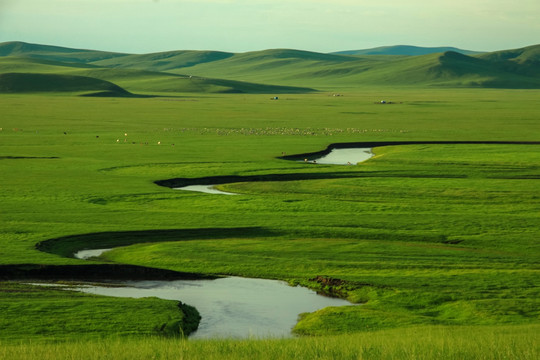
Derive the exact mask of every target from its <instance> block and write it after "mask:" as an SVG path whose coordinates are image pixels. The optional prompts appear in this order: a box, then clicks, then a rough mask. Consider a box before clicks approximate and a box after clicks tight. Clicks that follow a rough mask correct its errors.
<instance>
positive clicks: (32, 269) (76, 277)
mask: <svg viewBox="0 0 540 360" xmlns="http://www.w3.org/2000/svg"><path fill="white" fill-rule="evenodd" d="M216 278H217V277H215V276H211V275H203V274H196V273H187V272H178V271H172V270H163V269H155V268H148V267H144V266H135V265H122V264H89V265H36V264H17V265H0V280H47V281H58V280H66V281H106V280H199V279H216Z"/></svg>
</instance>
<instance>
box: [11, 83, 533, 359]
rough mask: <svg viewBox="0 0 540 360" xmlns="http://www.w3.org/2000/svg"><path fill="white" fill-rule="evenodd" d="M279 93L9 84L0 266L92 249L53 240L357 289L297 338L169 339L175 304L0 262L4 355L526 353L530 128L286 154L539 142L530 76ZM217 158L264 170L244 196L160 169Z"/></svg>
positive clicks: (341, 290) (209, 171)
mask: <svg viewBox="0 0 540 360" xmlns="http://www.w3.org/2000/svg"><path fill="white" fill-rule="evenodd" d="M116 83H118V84H120V82H116ZM124 88H126V89H127V90H129V91H132V89H130V87H129V86H124ZM273 95H274V94H272V95H268V94H209V93H200V94H195V93H176V94H169V96H167V97H165V96H164V97H150V98H101V97H78V96H65V94H60V93H50V94H48V95H43V94H42V95H35V94H25V95H21V94H3V95H1V97H0V114H1V117H0V128H1V131H0V174H1V175H0V178H1V180H2V186H0V197H1V199H2V201H1V205H0V217H1V222H2V229H1V231H0V265H1V266H4V267H6V266H21V265H22V264H40V265H76V264H81V265H84V264H88V263H89V262H88V261H82V260H78V259H74V258H72V257H69V256H68V257H66V255H68V254H69V253H70V252H71V251H72V250H73V249H74V248H77V247H79V248H85V247H88V248H100V247H108V246H114V245H115V244H116V245H130V244H133V245H130V246H126V247H122V248H118V249H116V250H113V251H111V252H109V253H107V254H105V255H103V257H102V258H101V259H96V260H92V261H90V263H93V264H100V263H105V262H115V263H121V264H133V265H142V266H147V267H156V268H162V269H170V270H178V271H187V272H195V273H201V274H215V275H239V276H249V277H262V278H273V279H282V280H286V281H288V282H290V283H291V284H301V285H304V286H309V287H311V288H314V289H319V290H322V291H325V292H327V293H331V294H333V295H336V296H340V297H344V298H347V299H349V300H350V301H352V302H355V303H362V304H363V305H362V306H351V307H343V308H327V309H323V310H320V311H318V312H315V313H312V314H302V316H301V317H300V319H299V322H298V324H297V326H296V327H295V329H294V331H295V333H297V334H299V335H310V336H300V337H299V338H293V339H284V340H257V339H253V340H242V341H229V340H215V341H213V340H212V341H189V340H188V341H185V340H181V339H176V338H167V337H166V336H163V335H168V334H169V335H170V333H172V332H175V331H176V333H178V331H177V329H178V326H177V325H178V324H179V321H181V318H182V316H183V314H182V312H181V311H179V310H178V308H177V307H176V304H174V303H173V302H169V301H165V300H159V299H139V300H126V299H109V298H103V297H97V296H90V295H82V294H76V293H70V292H66V291H60V290H59V289H56V288H40V287H35V286H32V285H27V284H20V283H14V282H11V281H9V279H6V278H3V279H2V280H3V282H0V294H1V295H0V311H1V312H2V314H8V315H6V316H4V315H3V316H2V317H0V358H13V354H19V355H18V358H21V359H24V358H35V357H37V356H38V355H37V354H40V355H39V357H41V358H44V359H47V358H52V357H55V358H58V356H59V354H61V355H60V356H64V357H66V358H70V357H71V358H107V357H110V358H115V359H116V358H151V356H154V358H190V359H191V358H193V359H196V358H203V357H204V358H217V357H219V358H273V359H275V358H292V357H298V358H344V359H347V358H350V359H364V358H365V359H370V358H371V359H379V358H380V359H398V358H399V359H413V358H414V359H424V358H425V359H431V358H442V359H466V358H471V359H473V358H474V359H482V358H486V359H488V358H489V359H513V358H516V359H518V358H519V359H534V358H537V357H538V341H537V340H538V334H539V332H538V320H539V315H540V314H539V311H538V309H539V308H540V306H539V305H540V304H539V301H538V298H539V295H540V294H539V289H538V276H539V270H540V269H539V266H538V264H539V254H540V250H539V248H538V234H539V233H540V231H539V230H540V222H539V221H538V219H539V214H540V206H539V199H540V187H539V186H538V181H539V177H540V151H539V149H540V145H530V144H512V145H501V144H476V145H471V144H468V145H465V144H445V145H434V144H431V145H430V144H424V145H406V146H388V147H377V148H375V149H374V153H375V156H374V157H373V158H372V159H370V160H368V161H366V162H364V163H362V164H359V165H353V166H339V165H321V164H319V165H314V164H305V163H303V162H294V161H287V160H283V159H279V157H280V156H282V155H283V154H287V155H290V154H300V153H307V152H313V151H320V150H323V149H325V148H326V147H327V146H328V145H329V144H332V143H340V142H362V141H381V142H384V141H515V142H521V141H525V142H526V141H529V142H534V141H539V140H540V136H539V135H540V123H539V119H540V107H538V101H539V99H540V93H539V92H538V90H505V89H458V90H456V89H442V88H438V89H437V88H388V87H375V88H369V89H368V88H357V89H355V90H354V91H350V92H344V93H343V95H344V96H339V97H335V96H332V93H331V92H330V93H327V92H315V93H310V94H276V95H279V100H278V101H272V100H270V97H271V96H273ZM383 99H384V100H387V101H391V102H393V104H386V105H381V104H380V103H379V102H380V100H383ZM284 174H285V175H287V174H289V175H291V176H294V179H293V178H291V179H290V180H286V181H271V177H272V176H276V175H284ZM227 175H235V176H253V175H260V176H261V177H262V178H263V179H265V180H267V181H251V182H236V183H232V184H223V185H219V186H218V188H219V189H222V190H225V191H229V192H234V193H237V194H239V195H236V196H220V195H210V194H203V193H195V192H184V191H178V190H172V189H170V188H167V187H162V186H158V185H156V184H155V183H154V181H157V180H165V179H173V178H203V177H212V176H227ZM265 176H266V177H265ZM216 229H217V230H216ZM162 230H167V231H168V232H167V233H166V234H167V236H163V234H164V233H163V232H160V231H162ZM153 231H155V232H153ZM115 234H117V237H115ZM65 237H70V241H72V242H71V243H69V244H68V243H67V242H65V241H64V242H62V240H59V241H57V242H56V243H55V242H54V241H53V243H54V244H55V246H53V247H51V248H50V249H49V250H48V251H49V252H44V251H40V250H38V249H36V244H38V243H40V242H44V241H47V240H51V239H53V240H54V239H63V238H65ZM66 293H67V294H69V295H66ZM190 305H192V306H195V307H196V306H197V304H190ZM89 314H100V316H98V317H95V316H94V315H92V316H89ZM102 319H107V320H105V321H103V323H104V326H101V325H100V324H101V323H102V321H101V320H102ZM164 324H172V325H170V327H171V328H173V330H172V331H170V332H167V331H160V329H165V328H167V329H169V327H167V326H165V327H163V325H164ZM174 329H176V330H174ZM52 340H54V341H52ZM58 340H60V342H58ZM89 349H91V350H90V351H89Z"/></svg>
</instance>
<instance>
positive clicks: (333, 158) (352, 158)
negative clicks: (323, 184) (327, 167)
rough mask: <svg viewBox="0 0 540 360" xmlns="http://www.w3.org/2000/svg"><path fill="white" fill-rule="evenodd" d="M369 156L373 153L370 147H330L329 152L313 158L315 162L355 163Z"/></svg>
mask: <svg viewBox="0 0 540 360" xmlns="http://www.w3.org/2000/svg"><path fill="white" fill-rule="evenodd" d="M371 157H373V153H372V152H371V149H370V148H350V149H332V151H330V153H329V154H327V155H325V156H322V157H320V158H318V159H314V161H316V162H317V164H332V165H356V164H357V163H359V162H362V161H366V160H368V159H369V158H371ZM311 162H313V160H312V161H311Z"/></svg>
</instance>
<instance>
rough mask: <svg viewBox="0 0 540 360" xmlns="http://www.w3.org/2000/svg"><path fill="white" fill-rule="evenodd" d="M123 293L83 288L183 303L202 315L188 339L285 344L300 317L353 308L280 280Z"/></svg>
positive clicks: (166, 284)
mask: <svg viewBox="0 0 540 360" xmlns="http://www.w3.org/2000/svg"><path fill="white" fill-rule="evenodd" d="M121 284H122V285H125V287H107V286H83V287H80V288H77V290H78V291H82V292H85V293H91V294H98V295H106V296H115V297H133V298H141V297H151V296H155V297H158V298H161V299H168V300H179V301H182V302H183V303H186V304H189V305H192V306H195V307H196V308H197V310H198V311H199V313H200V314H201V317H202V320H201V323H200V325H199V329H198V330H197V331H196V332H195V333H193V334H192V335H191V336H190V338H195V339H197V338H205V339H208V338H285V337H291V336H292V333H291V329H292V328H293V326H294V325H295V324H296V322H297V320H298V315H299V314H301V313H304V312H313V311H316V310H318V309H322V308H325V307H328V306H347V305H349V306H351V305H352V304H351V303H350V302H348V301H346V300H343V299H337V298H330V297H326V296H322V295H318V294H317V293H316V292H314V291H312V290H309V289H307V288H304V287H300V286H296V287H293V286H289V285H288V284H287V283H285V282H282V281H276V280H266V279H249V278H241V277H227V278H219V279H216V280H176V281H127V282H123V283H121Z"/></svg>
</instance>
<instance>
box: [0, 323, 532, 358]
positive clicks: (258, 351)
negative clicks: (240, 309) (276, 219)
mask: <svg viewBox="0 0 540 360" xmlns="http://www.w3.org/2000/svg"><path fill="white" fill-rule="evenodd" d="M538 330H539V329H538V326H500V327H468V326H462V327H412V328H404V329H399V330H391V331H389V330H386V331H376V332H370V333H364V334H352V335H341V336H327V337H315V338H313V337H304V338H299V339H289V340H242V341H235V340H211V341H200V340H195V341H189V340H188V341H185V340H176V339H175V340H163V339H157V338H122V339H104V340H99V341H88V340H79V341H74V342H69V343H46V344H36V343H31V342H21V343H3V342H1V341H0V358H2V359H15V358H16V359H21V360H26V359H37V358H39V359H43V360H48V359H59V358H62V359H235V360H236V359H351V360H353V359H354V360H364V359H365V360H367V359H373V360H378V359H385V360H390V359H392V360H409V359H410V360H412V359H442V360H468V359H474V360H503V359H531V360H532V359H537V358H538V356H539V355H540V354H539V349H538Z"/></svg>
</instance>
